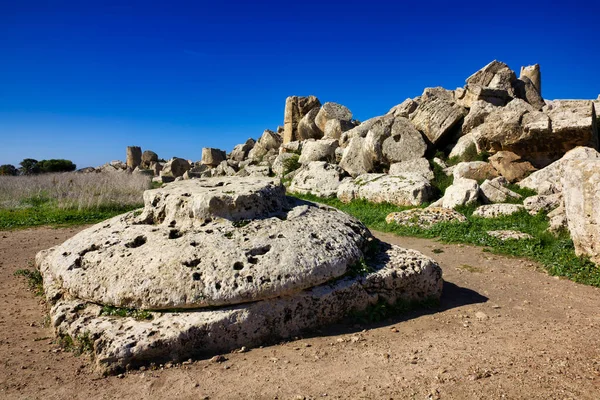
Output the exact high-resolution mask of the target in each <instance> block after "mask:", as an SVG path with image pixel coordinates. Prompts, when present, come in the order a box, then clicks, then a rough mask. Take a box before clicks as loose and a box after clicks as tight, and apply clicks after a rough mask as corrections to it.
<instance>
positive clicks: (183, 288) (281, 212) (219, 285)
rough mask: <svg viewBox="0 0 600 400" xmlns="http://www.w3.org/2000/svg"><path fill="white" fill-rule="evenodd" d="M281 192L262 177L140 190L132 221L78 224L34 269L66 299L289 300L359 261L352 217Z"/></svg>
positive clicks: (161, 303) (173, 303)
mask: <svg viewBox="0 0 600 400" xmlns="http://www.w3.org/2000/svg"><path fill="white" fill-rule="evenodd" d="M283 190H284V189H283V187H282V186H281V185H280V184H275V183H274V182H273V181H272V180H271V179H269V178H267V179H264V178H263V179H260V178H247V179H242V178H220V179H210V180H202V179H197V180H190V181H181V182H175V183H173V184H169V185H167V187H166V188H165V189H156V190H151V191H148V192H146V195H145V196H144V197H145V200H146V208H145V211H144V213H142V214H141V215H139V216H136V213H135V212H131V213H127V214H124V215H121V216H118V217H115V218H113V219H110V220H108V221H105V222H102V223H100V224H98V225H95V226H93V227H91V228H88V229H86V230H84V231H82V232H80V233H79V234H77V235H76V236H74V237H73V238H71V239H69V240H67V241H66V242H65V243H63V244H62V245H60V246H58V247H56V249H55V250H54V251H51V252H48V253H47V254H46V256H45V257H40V259H39V260H38V265H39V267H40V270H41V272H42V274H43V275H44V276H51V277H52V280H55V281H57V282H61V287H62V290H63V291H64V292H65V294H68V295H69V296H71V297H75V298H79V299H82V300H85V301H89V302H94V303H98V304H106V305H114V306H117V307H127V308H140V309H169V308H200V307H207V306H222V305H232V304H239V303H245V302H251V301H257V300H263V299H267V298H272V297H277V296H284V295H291V294H293V293H297V292H299V291H301V290H304V289H307V288H310V287H313V286H316V285H319V284H322V283H324V282H327V281H329V280H331V279H333V278H337V277H340V276H342V275H344V274H345V273H346V272H347V271H348V268H349V267H350V266H351V265H353V264H355V263H356V262H357V261H358V260H360V259H361V258H363V257H364V254H363V248H364V246H365V245H366V242H367V240H369V238H370V237H371V236H370V233H369V231H368V230H367V229H366V228H365V227H364V226H363V225H362V224H361V223H360V222H359V221H357V220H355V219H354V218H352V217H350V216H348V215H347V214H344V213H342V212H340V211H338V210H335V209H333V208H329V207H325V206H319V205H316V204H314V203H308V202H302V201H298V200H293V199H291V198H286V197H285V195H284V194H283ZM160 216H165V217H164V218H163V217H160ZM308 227H310V228H308Z"/></svg>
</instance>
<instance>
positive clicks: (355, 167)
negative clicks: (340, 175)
mask: <svg viewBox="0 0 600 400" xmlns="http://www.w3.org/2000/svg"><path fill="white" fill-rule="evenodd" d="M365 142H366V139H365V138H362V137H360V136H355V137H353V138H352V139H351V140H350V143H348V145H347V146H346V148H345V149H344V153H343V154H342V160H341V161H340V167H342V168H343V169H344V171H346V172H348V173H349V174H350V175H352V176H353V177H357V176H359V175H362V174H366V173H369V172H371V171H373V168H374V163H373V158H372V157H371V155H370V154H368V153H367V151H366V144H365Z"/></svg>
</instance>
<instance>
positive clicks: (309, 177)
mask: <svg viewBox="0 0 600 400" xmlns="http://www.w3.org/2000/svg"><path fill="white" fill-rule="evenodd" d="M343 177H344V171H343V170H342V169H341V168H340V167H338V166H337V165H334V164H328V163H326V162H325V161H313V162H311V163H309V164H308V165H306V166H304V167H302V168H301V169H300V170H298V172H297V173H296V175H294V178H293V179H292V183H291V185H290V191H291V192H295V193H301V194H314V195H316V196H319V197H335V196H336V194H337V190H338V187H339V186H340V183H341V181H342V178H343Z"/></svg>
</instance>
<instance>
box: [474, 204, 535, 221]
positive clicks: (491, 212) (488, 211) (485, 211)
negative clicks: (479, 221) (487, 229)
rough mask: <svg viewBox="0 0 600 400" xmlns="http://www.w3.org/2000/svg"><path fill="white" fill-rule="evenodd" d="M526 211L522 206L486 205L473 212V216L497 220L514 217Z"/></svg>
mask: <svg viewBox="0 0 600 400" xmlns="http://www.w3.org/2000/svg"><path fill="white" fill-rule="evenodd" d="M524 209H525V207H523V206H522V205H521V204H486V205H483V206H479V207H477V209H476V210H475V211H474V212H473V216H474V217H479V218H497V217H500V216H505V215H512V214H515V213H518V212H519V211H522V210H524Z"/></svg>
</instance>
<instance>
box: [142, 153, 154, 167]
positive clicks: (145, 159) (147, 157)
mask: <svg viewBox="0 0 600 400" xmlns="http://www.w3.org/2000/svg"><path fill="white" fill-rule="evenodd" d="M157 162H158V154H156V153H155V152H153V151H151V150H146V151H144V152H143V153H142V167H143V168H146V169H148V168H150V166H151V165H152V163H157Z"/></svg>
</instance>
